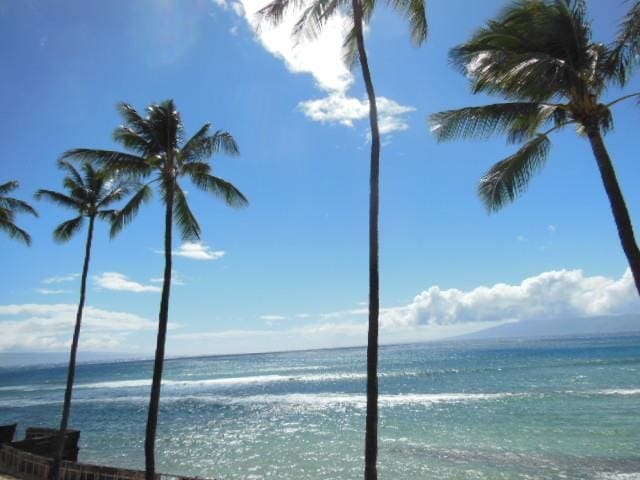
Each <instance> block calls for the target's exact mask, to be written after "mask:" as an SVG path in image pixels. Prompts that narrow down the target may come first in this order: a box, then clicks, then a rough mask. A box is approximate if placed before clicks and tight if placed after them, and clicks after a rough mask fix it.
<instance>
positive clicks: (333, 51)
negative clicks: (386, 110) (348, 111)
mask: <svg viewBox="0 0 640 480" xmlns="http://www.w3.org/2000/svg"><path fill="white" fill-rule="evenodd" d="M270 1H271V0H241V3H242V7H243V8H242V13H243V15H244V18H245V20H246V21H247V23H248V24H249V25H250V26H251V28H252V29H253V31H254V32H255V34H256V37H257V40H258V41H259V42H260V43H261V44H262V46H263V47H264V48H265V49H266V50H267V51H268V52H269V53H271V54H272V55H274V56H276V57H278V58H280V59H282V60H283V61H284V63H285V65H286V67H287V69H288V70H289V71H291V72H292V73H310V74H311V75H312V76H313V78H314V79H315V81H316V83H317V85H318V86H319V87H320V88H321V89H322V90H325V91H342V92H344V91H346V90H347V89H348V88H349V87H350V86H351V84H352V83H353V75H352V74H351V72H350V71H349V69H348V68H347V66H346V65H345V64H344V62H343V61H342V55H343V51H342V42H343V38H344V37H345V35H346V33H347V32H348V19H347V18H346V16H345V15H344V14H342V13H338V14H337V15H335V16H334V17H333V18H331V19H330V20H329V21H328V22H327V24H326V25H325V26H324V28H323V30H322V33H321V35H319V36H318V37H317V38H316V39H307V38H301V39H299V40H298V41H296V40H295V39H293V38H292V36H291V33H292V31H293V27H294V25H295V23H296V20H297V19H298V17H299V15H300V11H295V9H291V10H290V11H289V12H288V13H287V14H285V16H284V18H283V20H282V22H280V23H279V24H278V25H277V26H274V25H271V24H270V23H269V22H268V21H263V22H260V18H259V17H258V16H257V15H256V13H257V12H258V10H260V9H261V8H262V7H264V6H266V5H267V4H268V3H270Z"/></svg>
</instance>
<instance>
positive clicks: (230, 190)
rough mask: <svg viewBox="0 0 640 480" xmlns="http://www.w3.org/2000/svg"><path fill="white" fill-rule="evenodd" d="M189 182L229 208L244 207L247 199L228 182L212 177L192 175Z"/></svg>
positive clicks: (247, 202)
mask: <svg viewBox="0 0 640 480" xmlns="http://www.w3.org/2000/svg"><path fill="white" fill-rule="evenodd" d="M191 180H192V181H193V183H194V185H196V186H197V187H198V188H200V189H201V190H204V191H206V192H209V193H212V194H214V195H215V196H217V197H219V198H221V199H222V200H224V201H225V202H226V203H227V205H229V206H231V207H245V206H247V205H248V204H249V201H248V200H247V198H246V197H245V196H244V195H243V194H242V193H241V192H240V190H238V189H237V188H236V187H234V186H233V184H231V183H230V182H227V181H226V180H223V179H221V178H218V177H215V176H213V175H192V176H191Z"/></svg>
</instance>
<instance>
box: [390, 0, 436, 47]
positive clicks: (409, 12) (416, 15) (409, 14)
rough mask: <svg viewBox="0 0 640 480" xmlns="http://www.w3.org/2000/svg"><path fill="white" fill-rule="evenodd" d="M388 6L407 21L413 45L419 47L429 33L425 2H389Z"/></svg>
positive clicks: (412, 0) (407, 0) (409, 0)
mask: <svg viewBox="0 0 640 480" xmlns="http://www.w3.org/2000/svg"><path fill="white" fill-rule="evenodd" d="M389 4H390V5H391V6H392V7H393V9H394V10H395V11H397V12H399V13H400V14H402V15H404V16H405V17H406V18H407V20H408V21H409V28H410V30H411V40H412V42H413V44H414V45H416V46H419V45H421V44H422V43H423V42H424V41H425V40H426V39H427V33H428V32H429V27H428V25H427V12H426V9H425V2H424V1H422V0H389Z"/></svg>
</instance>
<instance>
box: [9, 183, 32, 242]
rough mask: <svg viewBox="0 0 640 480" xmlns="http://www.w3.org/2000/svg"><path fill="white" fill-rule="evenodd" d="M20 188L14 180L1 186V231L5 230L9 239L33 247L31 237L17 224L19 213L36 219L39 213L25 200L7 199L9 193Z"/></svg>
mask: <svg viewBox="0 0 640 480" xmlns="http://www.w3.org/2000/svg"><path fill="white" fill-rule="evenodd" d="M19 186H20V183H19V182H17V181H16V180H12V181H9V182H6V183H3V184H1V185H0V230H4V231H5V232H6V233H7V234H8V235H9V237H11V238H15V239H16V240H19V241H21V242H22V243H24V244H26V245H31V235H29V234H28V233H27V232H26V231H25V230H23V229H22V228H20V227H18V226H17V225H16V224H15V219H16V214H17V213H28V214H31V215H33V216H35V217H37V216H38V212H36V211H35V210H34V208H33V207H32V206H31V205H29V204H28V203H27V202H25V201H24V200H18V199H17V198H13V197H7V193H10V192H12V191H13V190H15V189H16V188H18V187H19Z"/></svg>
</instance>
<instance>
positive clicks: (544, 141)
mask: <svg viewBox="0 0 640 480" xmlns="http://www.w3.org/2000/svg"><path fill="white" fill-rule="evenodd" d="M628 22H629V17H628V18H627V25H626V26H625V25H624V24H623V26H622V28H621V34H620V36H619V38H618V39H617V41H616V42H612V43H611V44H608V45H607V44H604V43H596V42H594V41H593V40H592V38H591V26H590V22H589V20H588V19H587V12H586V4H585V2H584V1H583V0H544V1H543V0H518V1H515V2H512V3H510V4H509V5H508V6H507V7H506V8H505V9H504V10H503V11H502V12H501V13H500V14H499V16H498V18H497V19H495V20H492V21H489V22H487V24H486V25H485V26H484V27H482V28H480V29H479V30H477V31H476V32H475V33H474V34H473V36H472V37H471V39H470V40H468V41H467V42H465V43H463V44H461V45H459V46H457V47H455V48H454V49H452V50H451V53H450V59H451V62H452V63H453V65H454V66H456V67H457V68H458V69H459V70H460V71H461V73H463V74H465V75H467V76H468V77H469V79H470V82H471V89H472V92H473V93H486V94H489V95H497V96H501V97H503V98H505V99H506V100H507V102H505V103H496V104H491V105H484V106H479V107H466V108H460V109H456V110H448V111H443V112H439V113H436V114H434V115H432V116H431V124H432V128H431V130H432V132H433V133H434V134H435V136H436V138H437V139H438V140H439V141H444V140H453V139H458V138H487V137H490V136H492V135H496V134H504V135H506V136H507V140H508V142H509V143H517V144H521V146H520V147H519V148H518V150H517V151H516V152H515V153H513V154H511V155H509V156H508V157H507V158H505V159H504V160H502V161H500V162H498V163H496V164H495V165H493V167H491V168H490V169H489V171H488V172H487V173H486V175H485V176H483V177H482V178H481V179H480V183H479V186H478V194H479V196H480V198H481V200H482V201H483V203H484V204H485V206H486V207H487V209H488V210H489V211H490V212H491V211H495V210H499V209H500V208H502V207H504V206H505V205H506V204H507V203H509V202H511V201H513V200H515V199H516V198H517V197H518V196H519V195H520V194H522V193H523V192H524V191H525V190H526V188H527V185H528V183H529V181H530V180H531V178H532V177H533V175H534V174H535V173H536V172H537V171H538V170H539V169H540V168H541V167H542V166H543V165H544V164H545V162H546V160H547V156H548V153H549V149H550V146H551V141H550V134H551V133H552V132H555V131H557V130H560V129H563V128H564V127H566V126H569V125H574V126H575V127H576V129H577V132H578V133H579V134H580V135H582V136H586V138H587V139H588V140H589V143H590V145H591V148H592V151H593V154H594V157H595V159H596V163H597V166H598V169H599V172H600V176H601V178H602V181H603V184H604V187H605V191H606V194H607V196H608V198H609V201H610V205H611V210H612V213H613V216H614V219H615V223H616V226H617V229H618V234H619V237H620V241H621V243H622V247H623V250H624V253H625V255H626V257H627V260H628V262H629V265H630V267H631V271H632V274H633V278H634V280H635V284H636V287H637V289H638V292H639V293H640V251H639V250H638V245H637V243H636V240H635V237H634V233H633V228H632V224H631V220H630V217H629V213H628V210H627V207H626V204H625V201H624V198H623V196H622V192H621V190H620V186H619V184H618V181H617V178H616V175H615V171H614V168H613V164H612V162H611V159H610V157H609V154H608V152H607V150H606V148H605V144H604V140H603V136H604V135H605V134H606V133H607V132H609V131H610V130H611V129H612V128H613V115H612V112H611V107H612V106H614V105H615V104H616V103H618V102H621V101H623V100H626V99H631V98H636V99H637V98H638V97H639V96H640V92H636V93H631V94H629V95H625V96H622V97H620V98H617V99H614V100H611V101H607V102H604V101H603V99H602V97H603V95H604V94H605V92H606V90H607V87H608V86H609V85H611V84H618V85H624V83H625V82H626V79H627V78H628V76H629V75H630V73H631V71H632V70H633V69H634V68H635V64H636V63H637V60H635V59H634V60H631V58H635V57H633V54H632V53H630V52H634V51H635V50H634V48H636V45H637V42H636V43H634V42H633V41H631V39H632V38H633V35H632V34H631V33H630V31H631V29H630V28H629V26H628Z"/></svg>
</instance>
